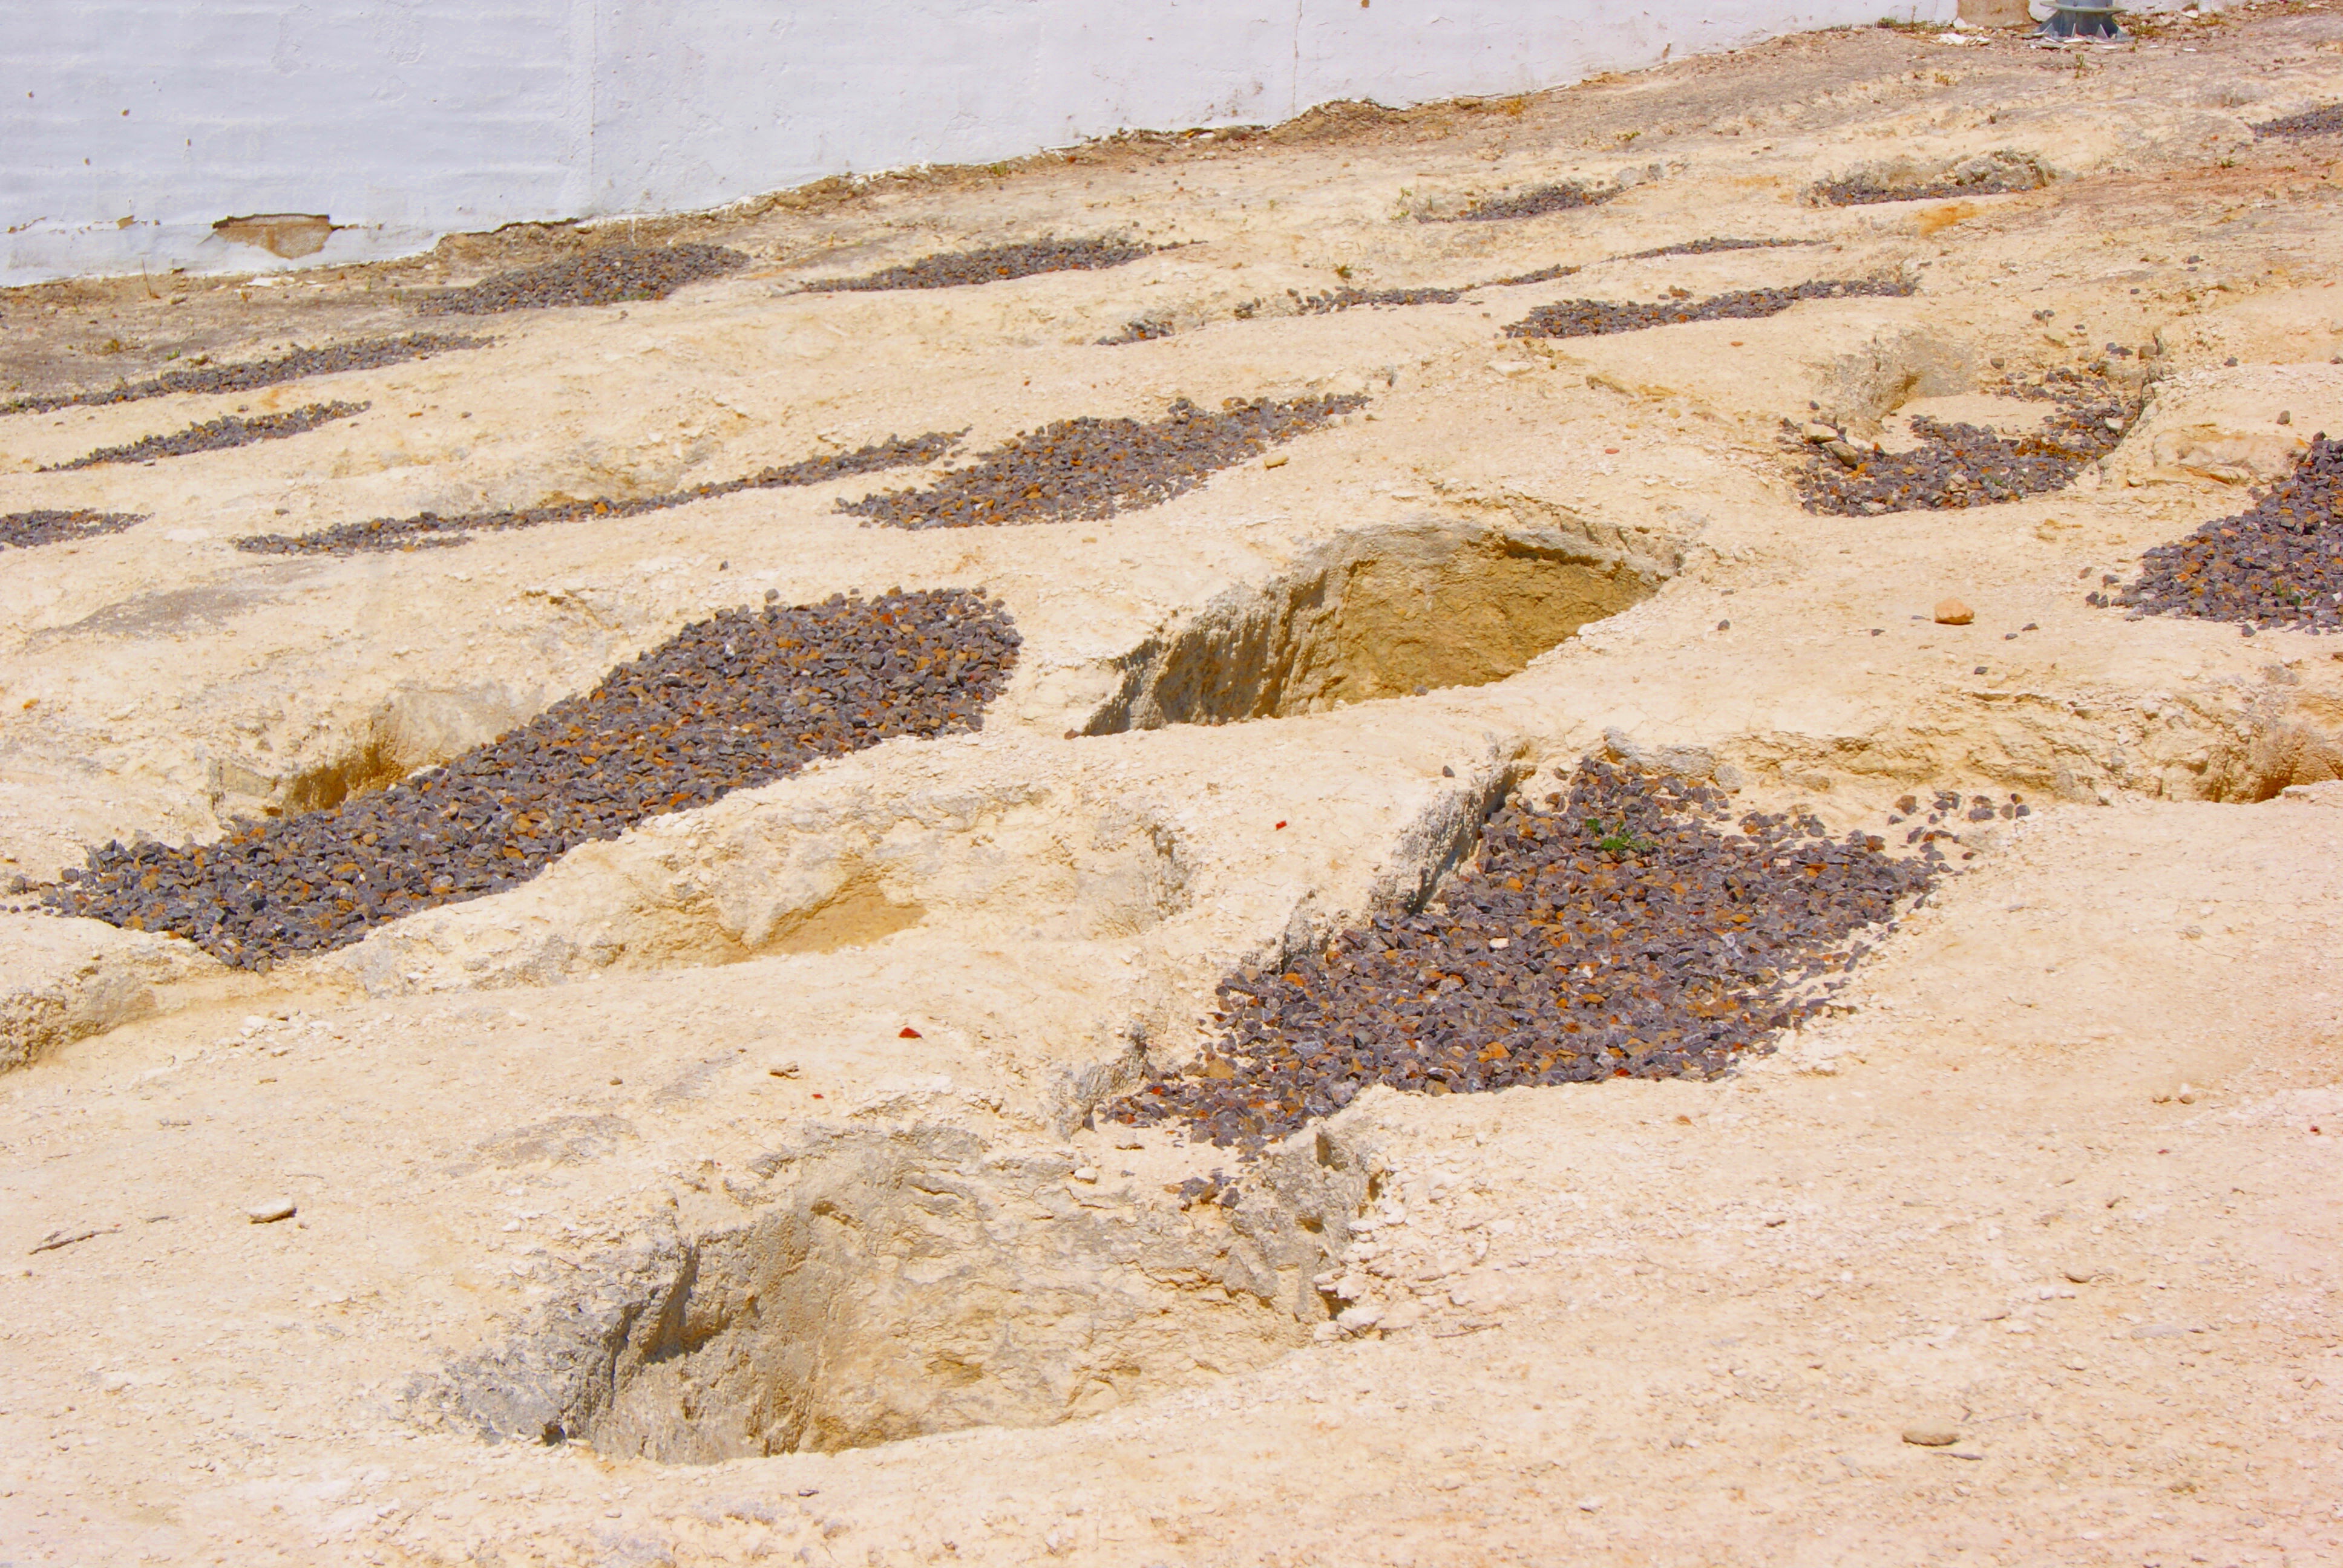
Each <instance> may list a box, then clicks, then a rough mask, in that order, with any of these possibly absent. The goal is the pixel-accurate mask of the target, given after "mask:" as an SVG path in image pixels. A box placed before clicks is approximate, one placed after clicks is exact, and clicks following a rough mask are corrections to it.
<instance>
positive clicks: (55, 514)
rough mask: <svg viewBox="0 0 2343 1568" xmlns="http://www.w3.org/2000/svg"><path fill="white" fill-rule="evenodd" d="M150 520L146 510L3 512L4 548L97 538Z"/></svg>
mask: <svg viewBox="0 0 2343 1568" xmlns="http://www.w3.org/2000/svg"><path fill="white" fill-rule="evenodd" d="M145 521H146V513H144V512H91V511H59V510H57V509H55V508H42V509H40V510H38V511H31V512H0V549H6V548H16V549H30V548H33V547H34V546H35V545H54V544H61V543H63V542H65V540H67V539H94V538H97V537H98V536H99V535H100V534H116V533H120V532H121V531H122V530H123V529H125V528H129V527H130V526H132V525H133V524H135V523H143V522H145Z"/></svg>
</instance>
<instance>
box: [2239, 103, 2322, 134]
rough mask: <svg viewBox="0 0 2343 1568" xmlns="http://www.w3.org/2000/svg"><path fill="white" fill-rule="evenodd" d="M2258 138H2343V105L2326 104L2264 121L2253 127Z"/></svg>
mask: <svg viewBox="0 0 2343 1568" xmlns="http://www.w3.org/2000/svg"><path fill="white" fill-rule="evenodd" d="M2254 135H2256V136H2343V104H2328V105H2327V106H2325V107H2323V108H2317V109H2305V110H2303V111H2302V113H2300V114H2298V115H2288V116H2284V117H2283V118H2281V119H2276V120H2265V121H2264V122H2263V123H2262V124H2260V125H2258V126H2255V127H2254Z"/></svg>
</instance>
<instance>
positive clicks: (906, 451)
mask: <svg viewBox="0 0 2343 1568" xmlns="http://www.w3.org/2000/svg"><path fill="white" fill-rule="evenodd" d="M959 440H960V437H959V435H957V434H947V433H945V432H942V431H935V430H931V431H930V432H928V434H926V435H924V436H914V437H909V438H908V439H907V438H905V437H900V436H890V437H887V438H886V439H885V440H884V441H879V442H874V443H872V444H871V445H870V446H867V447H857V448H856V449H855V450H853V451H851V452H840V453H838V454H837V455H835V456H833V457H808V458H805V459H803V460H802V461H799V462H795V463H786V464H783V465H781V466H780V467H771V468H763V469H759V471H758V472H756V473H754V474H750V475H749V476H748V477H745V478H739V479H720V480H717V481H715V482H714V483H711V484H706V485H696V486H694V487H691V488H690V489H688V490H669V491H666V492H664V493H662V494H659V495H656V496H638V497H636V498H632V499H630V500H617V501H613V500H607V499H604V500H593V501H559V502H555V503H552V504H549V505H547V506H542V507H518V508H507V509H505V510H502V511H490V512H463V513H459V514H458V515H457V516H455V517H447V518H443V517H441V516H440V515H439V514H438V513H437V512H419V513H417V514H416V515H415V516H414V517H411V518H370V519H368V520H367V521H366V522H362V523H337V524H336V525H335V526H334V527H332V528H321V529H319V530H318V531H317V532H316V533H314V534H251V535H247V536H246V537H245V538H240V539H238V540H236V548H238V549H240V550H246V551H249V552H251V553H252V554H254V555H269V556H347V555H357V554H359V553H361V552H363V551H367V550H407V549H417V548H423V549H437V548H447V547H449V546H454V545H460V544H465V543H467V542H468V541H469V540H470V538H471V536H472V535H474V534H484V533H494V532H497V531H498V530H500V529H505V528H539V527H543V526H545V525H547V524H552V523H590V522H595V521H598V520H601V519H605V518H639V517H641V516H642V515H643V514H644V513H646V512H659V511H665V510H666V509H668V508H670V507H680V506H682V505H684V504H685V503H686V502H688V501H704V500H707V499H709V498H712V497H716V496H730V495H737V494H739V492H740V491H742V490H775V489H788V488H791V487H797V486H801V485H819V484H821V483H823V482H824V481H826V480H830V479H845V478H851V477H854V476H855V475H857V474H874V473H879V472H880V471H882V470H884V469H888V468H900V467H908V466H910V464H913V463H928V462H933V461H934V460H935V459H936V458H938V457H942V456H943V455H944V454H945V453H947V452H949V451H950V450H951V449H952V447H954V446H955V445H956V444H957V443H958V442H959Z"/></svg>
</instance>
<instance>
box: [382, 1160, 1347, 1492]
mask: <svg viewBox="0 0 2343 1568" xmlns="http://www.w3.org/2000/svg"><path fill="white" fill-rule="evenodd" d="M1263 1164H1264V1168H1263V1169H1262V1171H1261V1173H1260V1175H1259V1177H1258V1179H1256V1180H1253V1181H1249V1182H1248V1183H1247V1184H1246V1186H1245V1188H1244V1190H1243V1191H1242V1193H1238V1194H1227V1195H1224V1196H1223V1198H1222V1201H1220V1202H1216V1203H1212V1204H1194V1203H1182V1202H1178V1201H1167V1199H1166V1197H1165V1196H1164V1195H1161V1194H1159V1193H1155V1192H1153V1191H1146V1192H1142V1191H1140V1190H1139V1189H1137V1188H1136V1187H1134V1186H1132V1185H1131V1184H1129V1183H1126V1182H1123V1181H1115V1180H1105V1181H1094V1182H1090V1183H1077V1182H1074V1181H1070V1180H1069V1178H1070V1177H1071V1176H1072V1175H1073V1174H1074V1171H1073V1163H1072V1161H1071V1159H1070V1158H1068V1157H1066V1156H1065V1155H1063V1154H1061V1153H1057V1152H1054V1151H1053V1152H1020V1151H1014V1150H1003V1149H1000V1148H997V1147H994V1146H991V1145H989V1144H987V1143H986V1141H984V1140H983V1139H981V1138H980V1137H978V1136H976V1135H975V1134H973V1133H971V1132H969V1131H965V1130H962V1129H958V1128H949V1127H939V1126H913V1127H907V1128H901V1129H898V1130H893V1131H877V1130H862V1129H856V1130H843V1129H813V1130H809V1131H807V1132H805V1133H804V1134H803V1135H802V1136H801V1137H800V1138H799V1141H797V1142H796V1143H795V1144H794V1145H793V1146H791V1147H789V1148H785V1149H781V1150H777V1151H773V1152H770V1153H768V1154H766V1155H764V1156H762V1157H760V1158H759V1159H758V1160H756V1161H753V1162H752V1164H751V1166H750V1167H749V1174H750V1175H753V1178H754V1180H753V1181H728V1182H727V1184H726V1185H727V1188H728V1190H729V1191H731V1194H732V1196H733V1197H734V1198H735V1199H736V1200H738V1201H741V1202H743V1203H745V1204H747V1205H748V1206H749V1209H750V1211H751V1213H750V1216H749V1218H748V1219H747V1220H746V1221H744V1222H742V1223H740V1224H739V1225H738V1226H735V1227H732V1228H729V1229H726V1230H723V1231H710V1232H706V1233H703V1234H700V1235H698V1236H694V1237H689V1238H685V1237H679V1236H674V1235H672V1234H670V1235H669V1236H667V1237H664V1238H647V1239H646V1240H645V1241H643V1242H641V1243H640V1244H639V1247H638V1248H637V1250H636V1251H634V1252H633V1254H632V1255H631V1256H629V1257H624V1258H620V1259H616V1260H612V1261H608V1262H606V1263H604V1264H602V1265H600V1266H598V1267H596V1268H589V1269H588V1270H587V1271H584V1272H582V1273H580V1274H578V1275H577V1276H574V1278H575V1279H576V1280H577V1281H578V1282H577V1283H576V1284H575V1285H574V1286H573V1287H572V1288H570V1289H568V1290H567V1291H565V1292H564V1293H563V1295H562V1297H561V1299H560V1300H558V1302H555V1303H553V1304H551V1305H550V1306H549V1307H548V1309H546V1311H545V1312H543V1314H542V1315H541V1316H540V1317H539V1318H538V1320H537V1322H535V1323H534V1324H533V1325H532V1326H531V1327H529V1328H528V1329H526V1330H524V1331H523V1332H520V1333H518V1334H516V1335H515V1336H513V1337H512V1338H510V1339H508V1340H507V1341H505V1342H502V1343H500V1344H498V1345H496V1346H493V1347H491V1348H489V1349H488V1350H485V1351H483V1352H479V1353H478V1354H475V1355H472V1356H469V1357H467V1358H464V1359H462V1360H460V1361H458V1362H452V1363H450V1364H449V1365H447V1366H446V1367H444V1368H442V1369H439V1370H437V1371H435V1372H427V1373H425V1374H423V1375H421V1376H418V1377H417V1378H416V1379H415V1380H414V1382H412V1383H411V1384H410V1385H409V1386H408V1388H407V1392H406V1396H405V1406H406V1410H407V1415H408V1417H409V1419H411V1420H413V1421H416V1422H418V1423H420V1424H423V1425H427V1426H437V1427H442V1428H448V1429H453V1430H456V1431H458V1432H469V1433H471V1434H474V1435H477V1436H478V1437H480V1438H483V1439H485V1440H487V1441H489V1442H505V1441H518V1442H543V1443H558V1442H585V1443H588V1444H590V1445H591V1446H592V1447H594V1448H595V1449H597V1450H598V1451H600V1452H604V1453H608V1454H612V1455H617V1454H627V1455H634V1456H639V1457H641V1458H645V1459H651V1460H659V1461H664V1462H670V1463H709V1462H716V1461H719V1460H725V1459H731V1458H739V1457H743V1456H749V1455H760V1454H772V1453H787V1452H803V1451H809V1450H810V1451H818V1452H821V1451H836V1450H840V1449H848V1448H860V1447H868V1446H870V1445H873V1444H877V1443H882V1442H894V1441H897V1440H900V1439H902V1438H907V1437H917V1436H920V1435H923V1434H926V1433H930V1432H953V1431H958V1430H960V1429H963V1428H966V1427H971V1426H1018V1427H1034V1426H1046V1425H1051V1424H1054V1423H1056V1422H1061V1421H1066V1420H1070V1419H1074V1418H1078V1417H1081V1416H1086V1415H1092V1414H1097V1413H1100V1412H1104V1411H1107V1410H1111V1409H1113V1408H1115V1407H1116V1406H1117V1405H1120V1404H1122V1403H1126V1402H1130V1401H1131V1400H1134V1399H1138V1398H1143V1397H1146V1396H1148V1395H1150V1394H1152V1393H1156V1392H1163V1391H1165V1390H1168V1389H1171V1388H1176V1387H1180V1386H1182V1385H1183V1384H1189V1383H1193V1382H1199V1381H1202V1379H1205V1378H1209V1377H1213V1376H1221V1375H1225V1374H1227V1373H1230V1372H1243V1371H1248V1370H1250V1369H1252V1368H1254V1367H1257V1366H1260V1365H1262V1364H1263V1363H1265V1362H1269V1361H1272V1360H1274V1359H1275V1358H1277V1357H1278V1356H1280V1355H1282V1354H1283V1353H1285V1352H1287V1351H1289V1350H1291V1349H1293V1348H1294V1347H1296V1346H1298V1345H1300V1344H1302V1343H1303V1342H1306V1341H1307V1340H1308V1339H1309V1337H1310V1334H1311V1332H1312V1330H1313V1328H1314V1327H1315V1326H1316V1325H1317V1324H1319V1323H1322V1322H1325V1321H1326V1318H1327V1316H1328V1312H1329V1305H1328V1302H1327V1301H1326V1298H1325V1297H1324V1296H1323V1295H1322V1293H1321V1292H1319V1291H1318V1290H1317V1288H1316V1286H1315V1284H1314V1280H1315V1278H1316V1276H1317V1275H1318V1274H1319V1273H1321V1272H1322V1271H1325V1270H1326V1269H1327V1268H1329V1267H1330V1266H1332V1262H1333V1261H1334V1259H1335V1258H1336V1257H1337V1255H1338V1254H1339V1253H1340V1252H1341V1251H1342V1247H1343V1246H1344V1245H1345V1244H1346V1241H1347V1240H1348V1237H1349V1233H1350V1222H1351V1221H1352V1219H1353V1217H1354V1216H1356V1215H1357V1214H1359V1213H1360V1212H1362V1211H1363V1210H1364V1208H1365V1206H1366V1204H1367V1203H1368V1202H1369V1201H1371V1200H1372V1199H1373V1196H1374V1195H1375V1193H1376V1191H1377V1182H1378V1180H1379V1177H1380V1172H1381V1169H1382V1167H1381V1162H1380V1161H1379V1159H1378V1157H1377V1156H1375V1155H1374V1154H1373V1151H1369V1150H1366V1149H1363V1148H1357V1147H1353V1146H1351V1145H1349V1144H1347V1143H1345V1142H1343V1141H1341V1140H1339V1139H1338V1138H1336V1137H1335V1136H1334V1135H1333V1134H1332V1133H1331V1132H1328V1131H1324V1130H1320V1131H1317V1132H1316V1133H1314V1134H1313V1135H1312V1136H1311V1137H1309V1138H1304V1139H1295V1140H1293V1141H1292V1142H1291V1143H1289V1144H1288V1145H1287V1146H1286V1147H1285V1148H1284V1149H1282V1150H1281V1151H1279V1152H1278V1156H1277V1158H1276V1159H1275V1160H1274V1161H1264V1162H1263Z"/></svg>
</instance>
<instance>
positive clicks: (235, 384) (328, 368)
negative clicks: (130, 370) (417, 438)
mask: <svg viewBox="0 0 2343 1568" xmlns="http://www.w3.org/2000/svg"><path fill="white" fill-rule="evenodd" d="M495 341H496V339H495V338H493V337H449V336H445V335H441V334H435V333H429V332H415V333H409V334H408V335H407V337H363V338H358V339H356V340H354V341H352V342H348V343H336V344H333V345H330V346H329V347H324V348H295V349H293V350H292V351H291V352H289V353H286V354H280V355H278V356H277V357H275V358H273V359H253V360H247V361H246V362H245V363H243V364H241V365H210V364H206V363H205V362H204V361H202V360H200V359H199V360H196V361H194V362H193V363H191V365H190V366H189V367H187V368H186V369H183V370H166V371H165V372H163V374H161V375H160V376H155V377H148V378H147V379H146V380H144V381H126V382H124V383H122V384H121V385H120V386H117V387H108V388H106V390H104V391H100V392H57V393H49V394H45V395H43V396H40V397H19V398H17V399H15V401H14V402H10V403H0V414H46V413H49V412H51V411H53V410H55V409H58V408H72V407H96V406H98V405H101V404H106V403H136V402H138V401H140V400H142V399H144V398H147V397H167V396H169V395H171V394H173V393H176V392H190V393H194V392H252V391H256V390H258V389H259V388H260V387H276V386H279V385H281V384H283V383H284V382H287V381H298V380H301V379H303V378H304V377H310V376H336V375H339V374H341V373H342V372H343V371H346V370H379V369H381V368H383V367H385V366H388V365H404V364H406V363H407V361H408V360H411V359H427V358H429V357H431V356H432V355H434V354H449V353H453V352H455V351H456V350H458V349H459V348H485V347H488V345H489V344H491V343H493V342H495Z"/></svg>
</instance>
